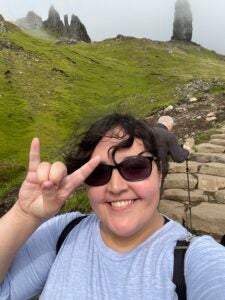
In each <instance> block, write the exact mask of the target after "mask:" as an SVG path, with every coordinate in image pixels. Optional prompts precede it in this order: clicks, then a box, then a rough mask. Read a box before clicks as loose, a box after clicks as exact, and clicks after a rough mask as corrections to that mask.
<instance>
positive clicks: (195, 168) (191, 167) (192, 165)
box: [169, 161, 202, 174]
mask: <svg viewBox="0 0 225 300" xmlns="http://www.w3.org/2000/svg"><path fill="white" fill-rule="evenodd" d="M201 165H202V163H199V162H196V161H188V171H189V173H192V174H193V173H198V172H199V168H200V166H201ZM186 168H187V165H186V162H183V163H176V162H169V173H186V172H187V169H186Z"/></svg>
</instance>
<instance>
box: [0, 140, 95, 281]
mask: <svg viewBox="0 0 225 300" xmlns="http://www.w3.org/2000/svg"><path fill="white" fill-rule="evenodd" d="M99 161H100V158H99V157H94V158H93V159H91V160H90V161H89V162H87V163H86V164H85V165H83V166H82V167H81V168H80V169H78V170H76V171H75V172H74V173H72V174H70V175H67V171H66V167H65V165H64V164H63V163H61V162H55V163H53V164H50V163H48V162H41V161H40V145H39V140H38V139H37V138H34V139H33V141H32V143H31V148H30V155H29V168H28V173H27V176H26V178H25V180H24V182H23V184H22V186H21V188H20V191H19V195H18V200H17V202H16V203H15V205H14V206H13V207H12V208H11V209H10V210H9V212H8V213H6V214H5V215H4V216H3V217H2V218H1V219H0V241H1V245H2V246H1V247H0V266H1V267H0V282H1V281H3V279H4V277H5V275H6V273H7V271H8V269H9V267H10V265H11V262H12V260H13V258H14V256H15V254H16V253H17V251H18V249H20V247H21V246H22V245H23V244H24V242H25V241H26V240H27V239H28V238H29V237H30V236H31V234H32V233H33V232H34V231H35V230H36V229H37V228H38V227H39V226H40V225H41V224H42V223H43V222H44V221H45V220H47V219H49V218H50V217H52V216H54V215H55V214H56V213H58V211H59V210H60V208H61V207H62V205H63V204H64V202H65V201H66V200H67V198H68V197H69V196H70V194H71V193H72V192H73V191H74V190H75V189H76V188H77V187H78V186H79V185H80V184H81V183H82V182H83V181H84V179H85V178H86V177H87V176H88V175H89V174H90V173H91V172H92V171H93V170H94V169H95V167H96V166H97V165H98V163H99Z"/></svg>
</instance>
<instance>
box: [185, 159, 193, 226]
mask: <svg viewBox="0 0 225 300" xmlns="http://www.w3.org/2000/svg"><path fill="white" fill-rule="evenodd" d="M186 173H187V188H188V210H189V219H190V230H191V231H192V215H191V195H190V181H189V168H188V158H187V159H186Z"/></svg>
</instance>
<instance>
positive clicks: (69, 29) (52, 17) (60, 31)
mask: <svg viewBox="0 0 225 300" xmlns="http://www.w3.org/2000/svg"><path fill="white" fill-rule="evenodd" d="M43 28H44V29H46V30H47V31H48V32H52V33H54V34H55V36H56V37H58V38H59V39H60V38H61V39H63V41H65V40H68V42H69V41H70V40H73V41H77V42H78V41H84V42H88V43H89V42H91V39H90V37H89V36H88V33H87V30H86V28H85V26H84V24H83V23H82V22H81V21H80V20H79V18H78V17H77V16H75V15H74V14H73V15H72V17H71V22H70V24H69V21H68V15H65V16H64V23H63V22H62V21H61V19H60V15H59V13H58V12H57V11H56V10H55V8H54V6H51V7H50V9H49V14H48V19H47V20H46V21H44V22H43Z"/></svg>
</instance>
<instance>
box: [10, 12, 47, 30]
mask: <svg viewBox="0 0 225 300" xmlns="http://www.w3.org/2000/svg"><path fill="white" fill-rule="evenodd" d="M15 24H16V25H18V26H19V27H20V28H22V29H28V30H29V29H39V28H41V27H42V19H41V17H39V16H38V15H37V14H35V12H33V11H29V12H28V13H27V15H26V17H25V18H21V19H18V20H16V22H15Z"/></svg>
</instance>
